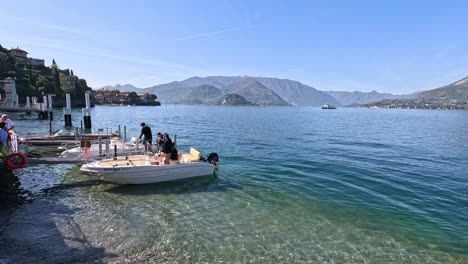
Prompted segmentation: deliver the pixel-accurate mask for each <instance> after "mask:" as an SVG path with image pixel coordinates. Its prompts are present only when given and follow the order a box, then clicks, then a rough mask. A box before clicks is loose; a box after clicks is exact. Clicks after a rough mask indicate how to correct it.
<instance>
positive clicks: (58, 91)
mask: <svg viewBox="0 0 468 264" xmlns="http://www.w3.org/2000/svg"><path fill="white" fill-rule="evenodd" d="M51 68H52V80H53V84H54V93H55V95H56V96H57V97H58V98H61V97H62V96H63V90H62V86H61V84H60V72H59V70H58V66H57V64H56V63H55V59H53V60H52V66H51Z"/></svg>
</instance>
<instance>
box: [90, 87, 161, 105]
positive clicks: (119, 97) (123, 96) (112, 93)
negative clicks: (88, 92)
mask: <svg viewBox="0 0 468 264" xmlns="http://www.w3.org/2000/svg"><path fill="white" fill-rule="evenodd" d="M135 95H136V96H135ZM156 98H157V97H156V96H154V95H151V94H149V93H142V94H136V93H135V92H120V91H119V90H115V89H114V90H97V91H94V101H95V102H96V104H126V103H130V102H134V101H135V100H136V101H137V102H139V103H143V104H154V103H155V102H156Z"/></svg>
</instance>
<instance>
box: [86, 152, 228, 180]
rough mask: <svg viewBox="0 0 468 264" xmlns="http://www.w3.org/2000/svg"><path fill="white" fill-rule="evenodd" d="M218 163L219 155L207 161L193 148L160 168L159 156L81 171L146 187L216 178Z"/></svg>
mask: <svg viewBox="0 0 468 264" xmlns="http://www.w3.org/2000/svg"><path fill="white" fill-rule="evenodd" d="M218 161H219V160H218V154H216V153H211V154H209V155H208V157H207V159H206V160H205V159H203V158H202V157H201V154H200V152H199V151H197V150H196V149H194V148H190V151H189V152H188V153H179V154H178V155H177V160H171V162H170V164H167V165H163V164H159V158H158V156H153V157H151V156H147V155H133V156H127V157H119V158H117V159H105V160H101V161H94V162H90V163H87V164H84V165H82V166H81V168H80V170H81V171H84V172H87V173H89V174H91V175H96V176H98V178H100V179H101V180H103V181H106V182H114V183H120V184H146V183H155V182H164V181H173V180H179V179H185V178H191V177H199V176H206V175H212V174H213V173H215V171H216V169H217V166H218Z"/></svg>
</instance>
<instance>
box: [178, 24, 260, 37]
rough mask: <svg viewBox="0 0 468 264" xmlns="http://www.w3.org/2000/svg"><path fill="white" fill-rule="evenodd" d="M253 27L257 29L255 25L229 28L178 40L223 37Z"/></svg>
mask: <svg viewBox="0 0 468 264" xmlns="http://www.w3.org/2000/svg"><path fill="white" fill-rule="evenodd" d="M253 27H255V26H254V25H248V26H241V27H235V28H228V29H223V30H218V31H213V32H209V33H203V34H197V35H192V36H187V37H182V38H178V39H176V40H188V39H196V38H204V37H209V36H214V35H221V34H224V33H228V32H234V31H241V30H246V29H249V28H253Z"/></svg>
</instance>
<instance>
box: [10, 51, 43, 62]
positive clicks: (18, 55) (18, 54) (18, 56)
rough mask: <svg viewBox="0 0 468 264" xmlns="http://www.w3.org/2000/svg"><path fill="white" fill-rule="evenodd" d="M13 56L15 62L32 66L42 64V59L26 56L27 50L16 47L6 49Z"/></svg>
mask: <svg viewBox="0 0 468 264" xmlns="http://www.w3.org/2000/svg"><path fill="white" fill-rule="evenodd" d="M8 52H9V53H10V55H11V56H13V57H14V58H15V62H16V64H29V65H32V66H44V60H43V59H36V58H28V52H26V51H25V50H22V49H20V48H19V47H16V48H15V49H10V50H9V51H8Z"/></svg>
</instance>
